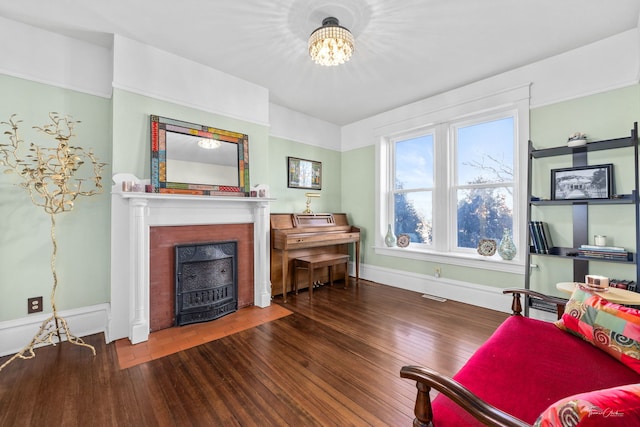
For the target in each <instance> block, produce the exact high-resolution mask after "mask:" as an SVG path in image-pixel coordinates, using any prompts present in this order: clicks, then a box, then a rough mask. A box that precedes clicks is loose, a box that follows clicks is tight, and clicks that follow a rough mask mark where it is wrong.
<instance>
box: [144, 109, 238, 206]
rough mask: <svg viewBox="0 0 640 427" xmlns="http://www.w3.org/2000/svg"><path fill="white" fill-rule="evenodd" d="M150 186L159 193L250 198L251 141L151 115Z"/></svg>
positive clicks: (224, 131)
mask: <svg viewBox="0 0 640 427" xmlns="http://www.w3.org/2000/svg"><path fill="white" fill-rule="evenodd" d="M151 184H152V185H153V191H154V192H156V193H173V194H196V195H206V196H248V195H249V192H250V186H249V137H248V136H247V135H245V134H242V133H238V132H231V131H228V130H222V129H216V128H212V127H209V126H204V125H197V124H193V123H187V122H183V121H180V120H175V119H169V118H166V117H160V116H153V115H152V116H151Z"/></svg>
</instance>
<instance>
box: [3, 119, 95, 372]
mask: <svg viewBox="0 0 640 427" xmlns="http://www.w3.org/2000/svg"><path fill="white" fill-rule="evenodd" d="M49 118H50V119H51V123H49V124H47V125H44V126H42V127H38V126H34V129H37V130H38V131H40V132H42V133H44V134H46V135H48V136H51V137H53V138H54V139H55V140H56V141H57V146H56V147H51V148H47V147H45V148H43V147H40V146H38V145H36V144H33V143H31V144H29V146H28V147H25V146H24V141H23V140H22V139H21V138H20V133H19V132H18V124H19V123H21V120H15V114H14V115H12V116H11V118H10V119H9V121H8V122H0V124H2V125H5V126H7V127H9V128H10V130H7V131H5V132H4V134H5V135H8V137H9V143H8V144H0V167H4V169H5V171H4V172H5V173H16V174H17V175H18V176H19V177H20V179H21V180H22V182H21V183H20V184H19V185H20V186H21V187H22V188H24V189H25V190H27V191H28V192H29V196H30V197H31V201H32V202H33V203H34V204H35V205H36V206H40V207H42V208H43V209H44V211H45V212H46V213H47V214H49V216H50V218H51V242H52V244H53V250H52V253H51V273H52V275H53V287H52V289H51V308H52V314H51V316H50V317H48V318H47V319H46V320H45V321H44V322H43V323H42V325H41V326H40V330H39V331H38V333H37V334H36V335H35V336H34V337H33V339H32V340H31V342H30V343H29V344H28V345H27V346H25V347H24V348H23V349H22V350H20V352H18V353H16V354H15V355H14V356H13V357H12V358H10V359H9V360H7V361H6V362H5V363H4V364H2V366H0V371H1V370H2V369H3V368H4V367H5V366H7V365H8V364H9V363H11V362H12V361H14V360H15V359H18V358H21V359H31V358H33V357H35V353H34V349H35V347H36V346H38V345H39V344H46V343H50V344H53V345H55V342H54V337H55V336H57V337H58V340H59V341H60V340H61V334H64V335H66V337H67V341H69V342H70V343H72V344H76V345H80V346H84V347H87V348H90V349H91V351H92V352H93V355H94V356H95V354H96V350H95V348H93V346H92V345H89V344H87V343H85V342H84V341H83V340H82V339H81V338H79V337H76V336H75V335H73V334H72V333H71V332H70V331H69V326H68V325H67V322H66V320H65V319H64V318H63V317H61V316H59V315H58V310H57V308H56V301H55V295H56V289H57V287H58V276H57V274H56V252H57V244H56V220H55V217H56V215H57V214H59V213H63V212H69V211H71V210H72V209H73V207H74V202H75V200H76V199H77V198H78V197H80V196H93V195H95V194H99V193H101V192H102V169H103V167H104V165H105V163H100V162H98V160H97V159H96V157H95V155H94V154H93V152H92V151H91V150H89V151H85V150H84V149H82V148H81V147H74V146H72V145H70V144H69V140H70V139H71V138H72V137H74V136H75V135H74V133H73V129H74V127H75V125H76V124H77V123H80V122H79V121H74V120H73V119H72V118H71V117H68V116H66V117H61V116H60V115H58V113H49ZM85 161H89V162H90V164H91V165H92V166H93V172H92V176H90V177H86V178H82V177H78V176H77V175H78V171H79V170H80V169H81V167H82V165H83V164H84V163H85Z"/></svg>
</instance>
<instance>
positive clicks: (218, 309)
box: [175, 241, 238, 326]
mask: <svg viewBox="0 0 640 427" xmlns="http://www.w3.org/2000/svg"><path fill="white" fill-rule="evenodd" d="M237 253H238V249H237V242H235V241H226V242H211V243H197V244H181V245H176V246H175V254H176V256H175V259H176V280H175V283H176V299H175V300H176V308H175V314H176V316H175V318H176V321H175V324H176V325H177V326H181V325H187V324H190V323H197V322H206V321H209V320H213V319H217V318H219V317H222V316H224V315H226V314H229V313H233V312H234V311H236V310H238V274H237V266H238V261H237Z"/></svg>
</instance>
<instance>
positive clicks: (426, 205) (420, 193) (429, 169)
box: [391, 133, 434, 245]
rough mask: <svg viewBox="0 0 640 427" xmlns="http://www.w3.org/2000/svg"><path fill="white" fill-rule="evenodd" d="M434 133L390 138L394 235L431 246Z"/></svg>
mask: <svg viewBox="0 0 640 427" xmlns="http://www.w3.org/2000/svg"><path fill="white" fill-rule="evenodd" d="M433 140H434V135H433V133H427V134H423V135H418V136H415V137H411V138H408V139H404V138H403V139H398V140H396V141H393V143H392V147H393V150H394V156H393V158H394V169H393V170H394V180H393V189H392V190H391V194H392V197H393V218H394V224H395V227H394V228H395V233H396V235H398V234H400V233H405V234H408V235H409V236H410V237H411V242H415V243H421V244H425V245H430V244H431V242H432V240H433V235H432V232H431V229H432V226H433V212H432V206H433V203H432V200H433V190H434V178H433V169H434V168H433Z"/></svg>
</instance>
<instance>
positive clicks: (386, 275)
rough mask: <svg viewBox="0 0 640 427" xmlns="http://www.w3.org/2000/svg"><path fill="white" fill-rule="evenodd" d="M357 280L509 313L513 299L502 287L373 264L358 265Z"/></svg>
mask: <svg viewBox="0 0 640 427" xmlns="http://www.w3.org/2000/svg"><path fill="white" fill-rule="evenodd" d="M360 277H361V278H363V279H365V280H371V281H373V282H378V283H382V284H383V285H388V286H393V287H396V288H401V289H407V290H410V291H415V292H420V293H422V294H427V295H432V296H435V297H438V298H444V299H448V300H453V301H458V302H462V303H465V304H471V305H475V306H479V307H484V308H488V309H491V310H496V311H501V312H504V313H511V300H512V297H511V295H504V294H503V293H502V288H496V287H493V286H485V285H479V284H476V283H468V282H461V281H458V280H452V279H447V278H443V277H435V276H429V275H425V274H418V273H411V272H406V271H401V270H393V269H389V268H383V267H378V266H375V265H362V264H361V265H360Z"/></svg>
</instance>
